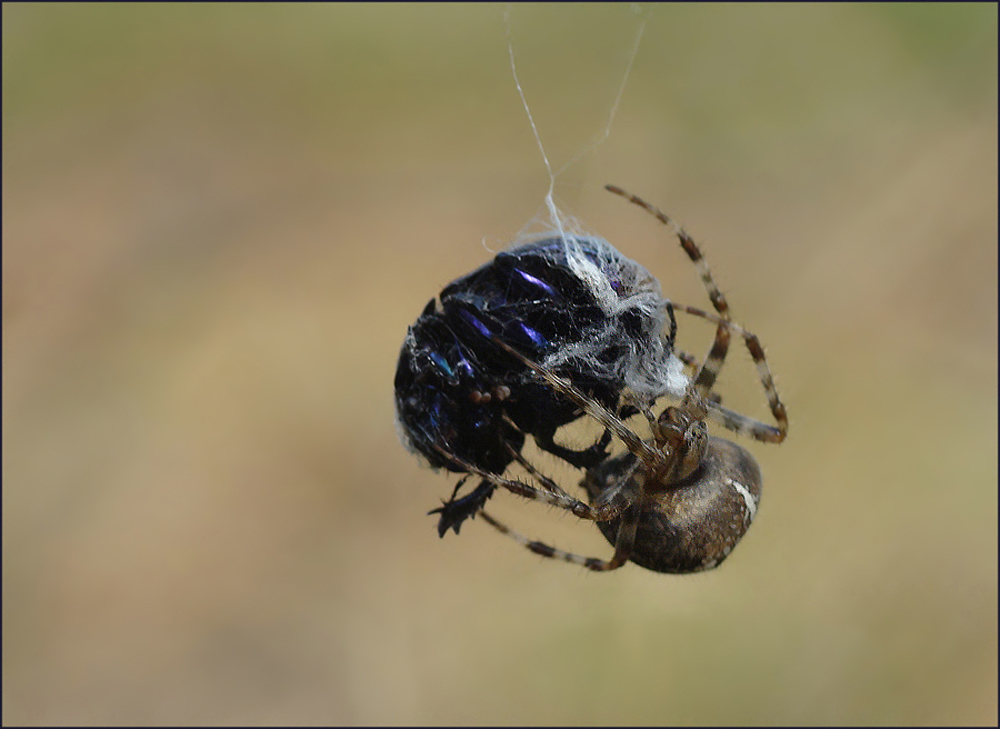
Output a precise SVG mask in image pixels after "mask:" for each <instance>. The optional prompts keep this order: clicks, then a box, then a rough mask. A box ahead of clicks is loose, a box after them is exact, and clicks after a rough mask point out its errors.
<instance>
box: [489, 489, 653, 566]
mask: <svg viewBox="0 0 1000 729" xmlns="http://www.w3.org/2000/svg"><path fill="white" fill-rule="evenodd" d="M479 513H480V515H481V516H482V517H483V521H485V522H486V523H487V524H489V525H490V526H492V527H493V528H494V529H496V530H497V531H498V532H500V533H501V534H505V535H506V536H508V537H510V538H511V539H513V540H514V541H515V542H517V543H518V544H520V545H521V546H522V547H525V548H526V549H529V550H531V551H532V552H534V553H535V554H540V555H541V556H543V557H549V558H550V559H558V560H561V561H563V562H569V563H570V564H575V565H579V566H580V567H586V568H587V569H588V570H592V571H594V572H608V571H610V570H616V569H618V568H619V567H621V566H622V565H624V564H625V563H626V562H627V561H628V558H629V555H630V554H631V553H632V545H633V543H634V542H635V532H636V527H637V526H638V524H639V513H640V510H639V507H638V505H636V504H633V505H632V506H630V507H629V508H628V509H626V510H625V512H624V513H623V514H622V521H621V525H620V526H619V528H618V537H617V539H616V540H615V553H614V554H613V555H612V557H611V559H610V560H603V559H599V558H598V557H583V556H581V555H579V554H574V553H573V552H566V551H564V550H562V549H558V548H556V547H552V546H549V545H548V544H545V543H544V542H539V541H536V540H533V539H528V538H527V537H526V536H524V535H523V534H521V533H519V532H516V531H514V530H513V529H511V528H510V527H509V526H507V525H506V524H504V523H503V522H501V521H498V520H497V519H494V518H493V517H492V516H490V515H489V514H488V513H487V512H486V511H480V512H479Z"/></svg>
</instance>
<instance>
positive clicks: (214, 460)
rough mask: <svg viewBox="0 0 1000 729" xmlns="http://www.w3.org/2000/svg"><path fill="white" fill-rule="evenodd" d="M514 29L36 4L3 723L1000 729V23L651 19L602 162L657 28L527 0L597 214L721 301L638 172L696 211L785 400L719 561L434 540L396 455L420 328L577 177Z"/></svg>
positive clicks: (381, 13)
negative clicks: (781, 423)
mask: <svg viewBox="0 0 1000 729" xmlns="http://www.w3.org/2000/svg"><path fill="white" fill-rule="evenodd" d="M502 13H503V8H502V7H501V6H466V5H457V6H392V5H389V6H353V5H346V6H345V5H333V6H317V5H307V6H291V7H284V6H282V7H278V6H231V5H227V6H200V5H199V6H173V5H166V6H161V5H138V6H136V5H125V6H104V5H84V6H61V5H38V6H31V5H15V6H10V5H4V6H3V182H4V184H3V323H4V326H3V375H4V376H3V425H4V428H3V635H4V639H3V669H4V670H3V676H4V682H3V720H4V722H5V723H27V724H43V723H47V724H59V723H113V724H131V723H140V724H146V723H244V722H247V723H254V724H258V723H259V724H269V723H271V724H273V723H316V724H380V723H400V724H427V723H444V724H465V723H471V724H487V723H489V724H493V723H513V724H524V723H541V724H551V723H568V724H578V723H581V724H603V723H609V724H619V723H620V724H644V723H645V724H676V723H682V724H717V723H737V724H739V723H748V724H760V723H776V724H798V723H806V724H840V723H848V724H854V723H864V724H869V723H871V724H886V723H891V724H915V723H916V724H923V723H930V724H938V723H942V724H956V723H958V724H993V725H995V724H996V722H997V10H996V7H995V6H994V5H989V4H987V5H976V6H967V5H956V6H947V7H946V6H940V5H938V6H935V5H919V6H907V5H893V6H867V5H824V6H807V7H802V6H784V5H782V6H759V7H758V6H755V7H742V6H740V7H733V6H717V5H713V6H709V7H689V6H665V7H656V8H654V9H653V11H652V13H651V17H650V19H649V22H648V25H647V27H646V32H645V36H644V38H643V41H642V45H641V47H640V49H639V53H638V56H637V57H636V60H635V66H634V68H633V71H632V75H631V78H630V80H629V82H628V85H627V87H626V88H625V91H624V95H623V97H622V102H621V106H620V108H619V110H618V116H617V118H616V120H615V123H614V126H613V127H612V129H611V134H610V136H609V138H608V139H607V141H606V142H605V143H603V144H602V145H600V146H597V147H594V146H592V145H591V141H592V140H593V139H594V138H595V136H597V135H599V134H600V132H601V131H602V130H603V129H604V126H605V124H606V121H607V115H608V112H609V109H610V107H611V104H612V102H613V100H614V98H615V95H616V93H617V91H618V88H619V84H620V80H621V75H622V72H623V70H624V68H625V64H626V61H627V59H628V55H629V51H630V48H631V46H632V43H633V40H634V38H635V34H636V31H637V29H638V25H639V19H638V17H637V16H636V15H635V14H634V13H633V12H632V11H631V10H630V9H629V8H628V7H627V6H620V7H617V6H616V7H610V6H587V7H556V8H554V7H536V6H515V7H514V8H513V9H512V11H511V41H512V45H513V49H514V52H515V56H516V58H517V62H518V70H519V72H520V75H521V82H522V84H523V86H524V91H525V94H526V95H527V97H528V100H529V102H530V103H531V106H532V111H533V113H534V114H535V120H536V122H537V124H538V128H539V132H540V134H541V137H542V140H543V142H545V145H546V149H547V151H548V152H549V155H550V157H551V159H552V162H553V165H554V166H555V167H561V166H563V165H565V164H566V163H567V162H569V161H570V160H571V159H572V158H573V157H574V156H575V155H578V154H579V153H581V151H583V152H585V154H583V156H582V157H581V158H580V159H579V160H578V161H577V162H576V163H575V164H573V165H571V166H570V168H569V169H568V170H567V171H566V172H565V173H564V174H562V175H561V176H560V177H559V179H558V185H557V187H556V192H557V195H558V196H559V200H560V202H561V204H562V206H563V208H564V209H565V210H566V211H568V212H571V213H573V214H575V215H578V216H580V218H581V219H582V220H584V221H585V222H586V224H587V226H588V228H589V229H591V230H593V231H594V232H596V233H599V234H601V235H603V236H604V237H606V238H608V239H609V240H611V241H612V242H613V243H614V244H615V245H616V246H617V247H618V248H619V249H620V250H621V251H622V252H623V253H625V254H626V255H628V256H630V257H632V258H635V259H637V260H639V261H641V262H642V263H643V264H645V265H646V266H647V267H648V268H649V269H650V270H651V271H653V272H654V273H655V274H657V276H658V277H659V278H660V280H661V282H662V284H663V287H664V290H665V292H666V293H667V295H668V296H670V297H671V298H674V299H675V300H678V301H683V302H686V303H690V304H695V305H699V306H705V305H707V303H708V302H707V299H706V297H705V295H704V292H703V291H702V290H701V288H700V284H699V281H698V278H697V275H696V273H695V272H694V271H693V270H692V267H691V266H690V264H689V263H688V262H687V260H686V258H685V257H684V256H683V254H682V253H681V251H680V249H679V247H678V246H677V244H676V241H674V240H673V239H671V238H670V236H668V235H667V234H666V232H665V231H664V230H663V229H662V228H661V227H660V226H658V224H657V223H656V221H655V220H653V219H652V218H650V217H648V216H647V215H645V214H644V213H642V211H640V210H638V209H637V208H635V207H634V206H631V205H628V204H627V203H625V202H624V201H622V200H620V199H618V198H615V197H613V196H611V195H609V194H607V193H605V192H603V191H602V190H601V188H602V186H603V185H604V184H605V183H608V182H614V183H617V184H619V185H622V186H624V187H626V188H628V189H629V190H632V191H634V192H636V193H637V194H640V195H642V196H643V197H645V198H646V199H648V200H650V201H652V202H654V203H656V204H658V205H660V206H661V207H662V208H663V209H664V210H666V211H668V212H669V213H671V214H672V215H674V216H675V217H677V218H678V220H680V221H681V222H682V223H683V224H684V225H685V227H686V228H687V229H688V230H689V231H690V232H691V233H692V234H693V235H694V236H695V238H696V239H697V240H698V241H699V242H700V243H701V244H702V245H703V246H704V248H705V251H706V255H707V256H708V258H709V260H710V262H711V263H712V266H713V270H714V272H715V275H716V277H717V279H718V280H719V282H720V284H721V285H722V287H723V289H724V290H725V291H726V293H727V295H728V297H729V299H730V303H731V304H732V308H733V312H734V315H735V317H736V318H737V319H738V320H739V321H741V322H743V323H744V324H746V325H747V326H748V327H750V328H751V329H752V330H754V331H755V332H757V333H758V334H759V335H760V337H761V339H762V341H763V342H764V344H765V345H766V346H767V348H768V356H769V361H770V363H771V366H772V369H773V371H774V372H775V375H776V378H777V381H778V385H779V388H780V390H781V393H782V397H783V398H784V400H785V402H786V403H787V406H788V410H789V413H790V417H791V433H790V436H789V438H788V440H787V441H786V442H785V443H784V444H782V445H781V446H778V447H774V446H767V445H762V444H756V443H751V444H748V447H749V448H750V449H751V450H752V451H753V453H754V454H755V456H757V458H758V459H759V461H760V463H761V467H762V469H763V472H764V474H765V479H766V483H765V489H764V498H763V502H762V508H761V511H760V513H759V516H758V519H757V522H756V524H755V526H754V527H753V529H752V530H751V531H750V532H749V534H748V536H747V537H746V538H745V539H744V541H743V543H742V544H741V546H740V548H739V549H738V550H736V551H735V552H734V554H733V556H732V557H731V558H730V559H729V560H728V561H727V562H726V563H725V564H724V565H722V567H720V568H719V569H718V570H716V571H714V572H711V573H707V574H703V575H695V576H681V577H678V576H667V575H658V574H653V573H650V572H647V571H644V570H642V569H640V568H638V567H636V566H634V565H628V566H626V567H625V568H624V569H622V570H619V571H618V572H615V573H612V574H607V575H598V574H590V573H586V572H584V571H581V570H579V569H576V568H574V567H571V566H569V565H564V564H559V563H556V562H552V561H548V560H544V559H542V558H541V557H537V556H535V555H532V554H530V553H528V552H526V551H525V550H522V549H520V548H519V547H517V545H515V544H514V543H513V542H509V541H507V540H505V539H504V538H503V537H502V536H500V535H499V534H496V533H494V532H493V531H492V530H491V529H489V528H488V526H487V525H485V524H484V523H482V522H481V521H474V522H470V523H468V524H467V525H466V526H465V528H464V529H463V530H462V533H461V535H460V536H458V537H455V535H453V534H449V535H448V536H447V537H446V538H445V539H438V536H437V534H436V532H435V528H434V527H435V519H434V518H433V517H429V516H426V515H425V513H426V512H427V511H428V510H429V509H431V508H433V507H434V506H436V505H437V504H438V503H440V499H442V498H444V497H446V496H447V495H448V494H449V493H450V491H451V489H452V487H453V485H454V482H455V479H454V478H453V477H448V476H444V475H442V474H437V473H434V472H431V471H430V470H428V469H427V468H425V467H423V466H421V464H420V463H419V461H418V460H417V459H416V458H415V457H414V456H412V455H411V454H409V453H407V452H406V451H405V450H404V449H403V448H402V447H401V445H400V444H399V442H398V440H397V437H396V432H395V430H394V425H393V406H392V378H393V373H394V371H395V365H396V357H397V354H398V349H399V346H400V344H401V342H402V339H403V336H404V334H405V332H406V327H407V326H408V325H409V324H410V323H412V321H413V320H414V319H415V318H416V316H417V314H418V313H419V312H420V310H421V309H422V307H423V306H424V304H425V303H426V302H427V300H428V299H429V298H431V296H433V295H435V294H436V293H437V292H438V291H439V290H440V289H441V287H442V286H443V285H444V284H446V283H447V282H449V281H450V280H452V279H453V278H455V277H456V276H458V275H460V274H462V273H465V272H466V271H468V270H470V269H472V268H473V267H475V266H477V265H479V264H481V263H482V262H484V261H486V260H487V259H488V258H489V257H490V256H491V255H492V254H491V253H490V250H494V251H495V250H499V249H501V248H503V247H504V246H506V245H507V244H509V242H510V241H511V240H513V239H514V237H515V236H516V235H517V234H518V231H520V230H521V229H522V228H523V227H524V226H525V225H526V224H527V223H528V221H529V220H530V219H531V218H532V217H533V216H535V215H536V214H537V213H538V212H539V210H540V209H541V206H542V199H543V196H544V193H545V190H546V188H547V186H548V177H547V174H546V172H545V170H544V167H543V165H542V162H541V157H540V155H539V152H538V148H537V146H536V143H535V141H534V138H533V137H532V134H531V130H530V127H529V126H528V123H527V120H526V117H525V114H524V110H523V109H522V107H521V103H520V100H519V99H518V97H517V93H516V89H515V87H514V83H513V81H512V78H511V73H510V66H509V59H508V51H507V43H506V40H505V28H504V23H503V18H502ZM588 150H589V151H588ZM680 326H681V337H680V338H681V341H682V344H683V345H684V346H685V348H687V349H690V350H692V351H695V352H702V353H703V352H704V347H705V346H707V342H708V341H709V340H710V338H711V331H710V328H709V329H707V330H706V327H705V325H704V324H703V323H700V322H698V321H692V320H690V319H682V320H681V322H680ZM731 363H732V364H731V365H730V366H729V367H728V369H727V373H726V377H724V378H723V380H722V382H721V383H720V386H719V390H720V392H721V393H722V394H723V396H724V397H725V399H726V401H727V402H728V403H730V404H732V405H733V406H735V407H738V408H739V409H741V410H742V411H744V412H747V413H750V414H754V415H757V416H760V417H764V416H766V407H765V405H764V399H763V395H762V394H761V392H760V388H759V385H757V383H756V382H755V380H754V373H753V368H752V366H751V364H750V360H749V357H748V356H747V355H746V353H745V352H742V351H735V350H734V352H733V356H732V357H731ZM571 478H572V477H571ZM569 485H570V484H567V486H569ZM493 502H494V504H495V506H494V508H495V510H496V511H497V513H498V515H502V516H503V517H504V518H505V519H508V520H509V521H510V522H511V523H512V524H513V525H514V526H516V527H518V528H520V529H522V530H523V531H525V532H527V533H529V534H531V535H532V536H535V537H538V538H544V539H545V540H546V541H550V542H552V543H555V544H558V545H560V546H563V547H566V548H569V549H574V550H576V551H579V552H582V553H584V554H593V555H599V556H605V557H607V556H608V555H610V553H611V548H610V546H609V545H608V544H606V543H605V542H604V541H603V539H602V538H601V537H600V535H599V534H598V532H597V530H596V529H595V528H594V527H593V525H591V524H586V523H580V522H578V521H577V520H576V519H574V518H573V517H571V516H567V515H564V514H562V513H559V512H556V511H554V510H551V509H548V508H546V507H543V506H540V505H537V504H529V503H526V502H519V501H518V500H517V499H515V498H514V497H513V496H511V495H509V494H499V495H497V496H496V497H495V498H494V499H493Z"/></svg>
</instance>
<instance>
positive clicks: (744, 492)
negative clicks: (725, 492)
mask: <svg viewBox="0 0 1000 729" xmlns="http://www.w3.org/2000/svg"><path fill="white" fill-rule="evenodd" d="M726 481H728V482H729V485H730V486H732V487H733V488H734V489H736V492H737V493H738V494H739V495H740V496H742V497H743V501H744V502H745V503H746V505H747V514H748V515H749V518H748V519H747V521H753V518H754V516H755V515H756V514H757V499H755V498H754V495H753V494H751V493H750V490H749V489H747V487H746V486H744V485H743V484H741V483H740V482H739V481H735V480H733V479H731V478H727V479H726Z"/></svg>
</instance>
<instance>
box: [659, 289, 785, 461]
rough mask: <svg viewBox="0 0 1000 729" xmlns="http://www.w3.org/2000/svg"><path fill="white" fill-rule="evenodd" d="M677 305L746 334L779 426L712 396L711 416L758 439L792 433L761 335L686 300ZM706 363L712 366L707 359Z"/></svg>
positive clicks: (781, 437)
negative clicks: (748, 415) (713, 400)
mask: <svg viewBox="0 0 1000 729" xmlns="http://www.w3.org/2000/svg"><path fill="white" fill-rule="evenodd" d="M673 306H674V308H675V309H677V310H679V311H683V312H684V313H685V314H691V315H692V316H698V317H701V318H703V319H707V320H708V321H711V322H713V323H715V324H718V325H719V327H720V328H725V329H727V330H731V331H733V332H736V333H737V334H738V335H740V336H741V337H743V342H744V343H745V344H746V348H747V351H749V352H750V357H751V359H753V363H754V366H755V367H756V368H757V376H758V377H759V378H760V383H761V386H762V387H763V388H764V394H765V396H766V397H767V405H768V408H770V410H771V415H772V416H773V417H774V421H775V423H777V427H774V426H772V425H768V424H767V423H762V422H761V421H759V420H757V419H755V418H749V417H747V416H745V415H741V414H740V413H737V412H734V411H732V410H729V409H727V408H724V407H722V406H721V405H720V404H718V403H716V402H712V401H711V400H709V401H708V402H706V407H707V408H708V411H709V416H710V417H711V418H712V419H713V420H715V421H716V422H717V423H719V424H720V425H723V426H724V427H726V428H728V429H729V430H732V431H735V432H737V433H740V434H741V435H746V436H747V437H750V438H753V439H754V440H759V441H764V442H765V443H780V442H782V441H783V440H784V439H785V436H786V435H788V413H787V412H786V411H785V405H784V403H782V402H781V398H780V397H779V395H778V388H777V386H776V385H775V384H774V377H772V376H771V368H770V367H769V366H768V364H767V358H766V357H765V355H764V347H763V346H762V345H761V343H760V339H758V338H757V335H756V334H754V333H753V332H749V331H747V330H746V329H744V328H743V327H741V326H740V325H739V324H737V323H736V322H734V321H732V320H723V319H721V318H720V317H718V316H716V315H715V314H712V313H710V312H707V311H704V310H702V309H698V308H697V307H694V306H687V305H686V304H674V305H673ZM705 366H706V367H707V366H708V363H707V361H706V364H705Z"/></svg>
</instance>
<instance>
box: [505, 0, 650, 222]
mask: <svg viewBox="0 0 1000 729" xmlns="http://www.w3.org/2000/svg"><path fill="white" fill-rule="evenodd" d="M503 19H504V29H505V31H506V37H507V53H508V55H509V56H510V70H511V75H512V76H513V77H514V85H515V86H516V87H517V93H518V96H520V97H521V104H522V105H523V106H524V111H525V113H526V114H527V115H528V123H529V124H531V131H532V133H533V134H534V135H535V141H536V142H537V143H538V150H539V151H540V152H541V154H542V161H543V162H544V163H545V170H546V172H547V173H548V175H549V189H548V191H547V192H546V193H545V207H546V208H547V209H548V211H549V219H550V221H551V223H552V225H553V227H554V228H555V229H556V231H558V233H559V237H560V238H562V239H563V240H566V227H567V225H566V224H565V223H564V221H563V214H562V213H561V212H560V211H559V208H558V206H557V205H556V202H555V186H556V178H557V177H558V176H559V175H561V174H562V173H563V172H564V171H566V170H567V169H569V168H570V167H572V166H573V165H574V164H576V162H577V161H579V159H580V158H581V157H582V156H583V155H584V154H586V153H587V152H589V151H590V150H592V149H594V148H595V147H597V146H598V145H600V144H602V143H603V142H604V141H605V140H607V139H608V137H609V136H610V135H611V125H612V124H613V122H614V119H615V115H616V114H617V113H618V107H619V105H620V104H621V100H622V96H623V95H624V93H625V86H626V85H627V84H628V77H629V75H630V74H631V72H632V66H633V65H634V63H635V59H636V56H638V54H639V45H640V43H641V41H642V36H643V33H644V32H645V30H646V22H647V20H648V19H649V13H648V12H647V13H645V14H644V15H643V17H642V21H641V22H640V23H639V29H638V31H637V32H636V37H635V41H634V42H633V43H632V49H631V52H630V53H629V58H628V62H627V63H626V66H625V73H624V75H623V76H622V80H621V83H620V84H619V86H618V92H617V94H616V95H615V100H614V102H613V103H612V105H611V111H610V113H609V114H608V122H607V124H606V125H605V126H604V130H603V131H602V132H600V133H598V135H597V136H596V137H595V138H594V140H592V141H591V142H590V144H588V145H586V146H585V147H584V148H583V149H582V150H581V151H580V152H578V153H577V154H576V155H574V156H573V157H572V158H571V159H570V161H569V162H567V163H566V164H564V165H563V166H562V167H560V168H559V170H558V171H556V172H553V171H552V164H551V163H550V162H549V157H548V154H546V152H545V145H544V144H543V143H542V137H541V135H540V134H539V133H538V125H536V124H535V118H534V115H532V113H531V107H530V106H529V105H528V99H527V97H526V96H525V94H524V89H523V87H522V86H521V80H520V78H519V77H518V75H517V63H516V61H515V59H514V44H513V42H512V40H511V27H510V4H508V5H506V6H505V8H504V13H503Z"/></svg>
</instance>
